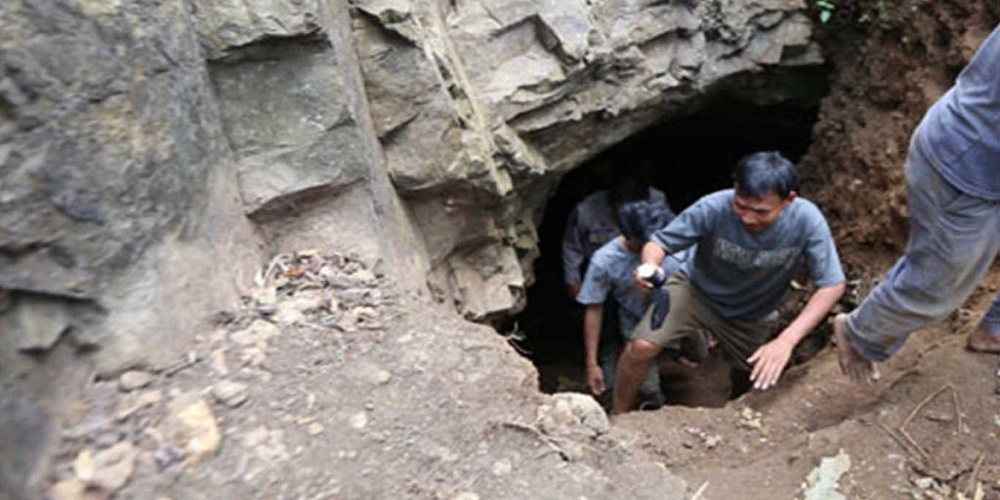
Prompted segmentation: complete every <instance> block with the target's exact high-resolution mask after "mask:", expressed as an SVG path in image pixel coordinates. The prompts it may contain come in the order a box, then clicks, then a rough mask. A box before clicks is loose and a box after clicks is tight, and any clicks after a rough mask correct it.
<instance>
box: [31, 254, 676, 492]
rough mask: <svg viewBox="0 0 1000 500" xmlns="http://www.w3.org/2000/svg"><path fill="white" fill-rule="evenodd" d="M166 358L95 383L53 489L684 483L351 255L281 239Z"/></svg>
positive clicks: (575, 488)
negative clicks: (235, 302) (245, 286)
mask: <svg viewBox="0 0 1000 500" xmlns="http://www.w3.org/2000/svg"><path fill="white" fill-rule="evenodd" d="M257 282H258V285H257V286H256V287H255V288H254V289H253V290H252V291H251V292H250V293H249V296H248V297H246V301H245V307H244V308H243V309H241V310H239V311H232V312H230V313H226V314H220V316H219V320H220V324H219V326H218V328H217V329H216V330H215V331H211V332H204V333H202V334H200V335H197V336H196V341H195V342H194V343H193V344H191V345H190V346H189V349H188V354H187V355H186V356H185V357H183V358H182V359H179V360H177V362H176V363H175V364H172V365H170V366H160V367H149V368H148V369H145V370H135V371H130V372H127V373H124V374H122V375H121V376H120V377H119V378H117V379H115V380H99V381H95V382H94V383H93V384H91V385H90V390H89V401H88V402H87V403H86V404H85V405H83V406H81V407H80V408H79V411H78V412H77V419H76V421H75V422H72V425H70V426H69V428H68V430H67V431H66V432H64V434H63V436H62V446H61V450H62V452H61V454H60V456H59V457H58V460H57V461H56V465H55V466H54V472H53V476H52V478H51V482H52V484H53V486H52V487H51V490H50V493H51V497H52V498H54V499H59V500H62V499H83V498H87V499H89V498H108V497H115V498H143V499H153V498H173V499H189V498H209V497H214V498H461V499H475V498H612V497H623V496H628V497H633V498H681V497H682V496H684V494H685V491H686V485H685V483H684V482H683V481H682V480H680V479H679V478H678V477H676V476H674V475H672V474H670V473H669V472H668V471H667V470H666V468H664V467H663V465H662V464H661V463H660V462H659V461H658V460H655V459H653V458H652V457H651V456H650V455H649V454H648V453H647V452H645V451H644V450H643V449H642V447H641V446H637V443H638V441H637V440H636V439H635V438H634V437H630V436H629V434H628V433H621V432H619V431H618V430H616V429H614V428H613V427H611V426H610V425H609V423H608V419H607V418H606V416H605V415H604V413H603V411H602V410H601V408H600V407H599V406H598V405H597V404H596V403H595V402H594V401H593V400H592V399H591V398H589V397H587V396H583V395H579V394H562V395H556V396H545V395H543V394H541V393H539V392H538V391H537V389H536V388H537V381H536V374H535V371H534V368H533V367H532V366H531V364H530V363H529V362H528V361H527V360H525V359H524V358H523V357H521V356H520V355H518V354H517V353H516V352H515V350H514V349H512V348H510V346H508V344H507V342H506V341H505V339H504V338H503V337H501V336H500V335H498V334H497V333H495V332H494V331H493V330H491V329H488V328H486V327H483V326H479V325H475V324H471V323H468V322H465V321H462V320H460V319H458V318H457V317H456V316H455V315H454V314H453V313H452V314H447V313H443V312H441V311H439V310H437V309H436V308H435V307H433V306H428V305H427V304H425V303H421V302H420V301H419V300H416V299H414V298H413V297H408V296H405V295H402V294H398V293H396V292H395V291H394V287H393V285H392V283H391V282H390V280H388V279H386V278H385V277H383V276H380V275H377V274H373V273H372V272H371V271H370V270H369V269H368V268H367V267H366V266H365V265H363V264H362V263H361V262H359V261H357V260H355V259H353V258H350V257H346V256H339V255H333V256H321V255H317V254H314V253H310V252H302V253H298V254H293V255H279V256H278V257H276V258H275V259H274V260H273V261H272V263H271V265H270V266H268V267H267V269H264V270H262V272H261V274H260V275H259V276H258V280H257Z"/></svg>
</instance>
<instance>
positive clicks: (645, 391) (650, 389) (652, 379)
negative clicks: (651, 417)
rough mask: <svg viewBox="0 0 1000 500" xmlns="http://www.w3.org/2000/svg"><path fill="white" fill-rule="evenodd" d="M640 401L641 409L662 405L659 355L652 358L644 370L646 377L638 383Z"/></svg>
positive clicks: (663, 399) (655, 407) (663, 400)
mask: <svg viewBox="0 0 1000 500" xmlns="http://www.w3.org/2000/svg"><path fill="white" fill-rule="evenodd" d="M639 395H640V396H642V402H641V403H640V405H641V407H642V408H643V409H657V408H660V407H661V406H663V404H664V402H665V401H666V399H665V398H664V397H663V392H662V391H661V390H660V356H657V357H655V358H653V360H652V361H650V363H649V368H648V369H647V370H646V377H645V378H643V379H642V383H641V384H639Z"/></svg>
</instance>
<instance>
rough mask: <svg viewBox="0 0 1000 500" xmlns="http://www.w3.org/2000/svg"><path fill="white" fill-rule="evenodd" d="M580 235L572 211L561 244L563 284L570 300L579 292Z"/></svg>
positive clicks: (581, 255) (581, 244) (576, 220)
mask: <svg viewBox="0 0 1000 500" xmlns="http://www.w3.org/2000/svg"><path fill="white" fill-rule="evenodd" d="M581 233H582V231H581V228H580V224H579V214H578V213H577V211H576V210H574V211H573V214H572V215H570V219H569V222H568V223H567V224H566V231H565V233H564V234H563V242H562V264H563V282H564V283H565V284H566V287H567V293H568V294H569V296H570V298H573V297H576V294H578V293H579V292H580V284H581V282H582V280H581V271H580V266H581V264H583V239H582V238H583V234H581Z"/></svg>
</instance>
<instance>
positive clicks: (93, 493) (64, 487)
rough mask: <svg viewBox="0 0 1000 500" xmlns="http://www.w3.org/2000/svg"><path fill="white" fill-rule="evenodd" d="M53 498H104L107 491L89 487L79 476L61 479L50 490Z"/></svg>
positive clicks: (66, 499)
mask: <svg viewBox="0 0 1000 500" xmlns="http://www.w3.org/2000/svg"><path fill="white" fill-rule="evenodd" d="M49 496H50V497H51V500H104V499H106V498H107V497H108V494H107V492H104V491H100V490H98V489H96V488H92V487H88V486H87V483H85V482H83V481H81V480H80V479H78V478H75V477H73V478H70V479H66V480H64V481H60V482H58V483H56V484H55V485H54V486H52V489H50V490H49Z"/></svg>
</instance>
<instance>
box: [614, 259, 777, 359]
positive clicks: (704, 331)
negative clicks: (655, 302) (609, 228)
mask: <svg viewBox="0 0 1000 500" xmlns="http://www.w3.org/2000/svg"><path fill="white" fill-rule="evenodd" d="M666 288H667V291H668V292H669V293H670V312H668V313H667V317H666V319H665V320H664V321H663V324H662V325H661V326H660V328H658V329H656V330H652V329H650V317H651V316H652V314H653V308H652V307H650V308H648V309H647V310H646V314H645V315H644V316H643V318H642V321H640V322H639V326H637V327H636V329H635V333H634V334H633V336H632V338H633V339H643V340H648V341H650V342H652V343H654V344H656V345H659V346H660V347H663V348H665V349H671V350H677V351H686V349H682V342H684V341H685V339H687V340H688V342H690V343H693V344H694V345H703V344H706V343H707V341H708V340H707V339H708V334H709V333H710V334H711V335H712V337H714V338H715V340H717V341H718V343H719V347H720V348H721V349H722V352H723V354H724V355H725V357H726V360H727V361H728V362H729V363H730V364H731V365H732V366H734V367H737V368H740V369H743V370H749V369H750V365H749V364H747V362H746V360H747V358H748V357H750V355H751V354H753V352H754V351H756V350H757V348H758V347H760V346H761V345H763V344H764V343H765V342H767V341H768V340H770V338H771V336H772V335H773V333H774V321H773V318H771V317H770V316H772V315H768V316H767V317H765V318H762V319H756V320H739V319H726V318H723V317H722V316H720V315H719V314H718V313H716V312H715V310H713V309H712V308H711V306H709V305H708V304H707V302H706V299H705V297H704V295H702V294H701V292H699V291H698V290H696V289H695V288H694V286H693V285H691V282H690V281H688V278H687V276H684V275H683V274H681V273H674V275H673V276H671V277H670V279H669V280H667V284H666Z"/></svg>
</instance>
